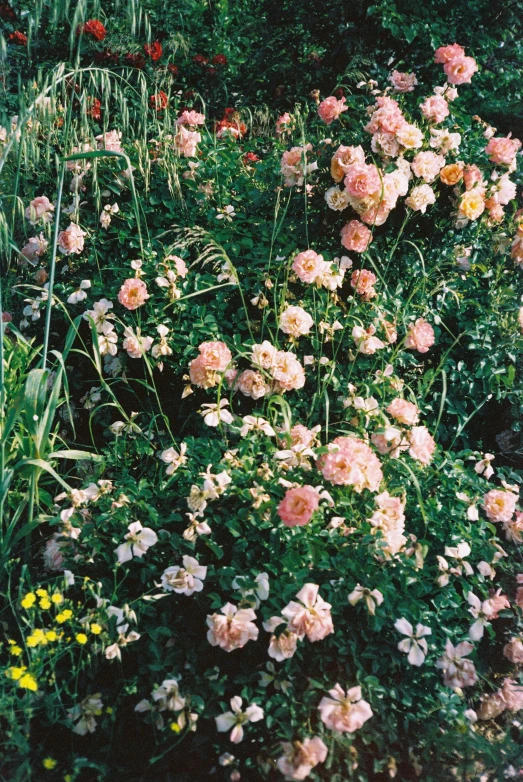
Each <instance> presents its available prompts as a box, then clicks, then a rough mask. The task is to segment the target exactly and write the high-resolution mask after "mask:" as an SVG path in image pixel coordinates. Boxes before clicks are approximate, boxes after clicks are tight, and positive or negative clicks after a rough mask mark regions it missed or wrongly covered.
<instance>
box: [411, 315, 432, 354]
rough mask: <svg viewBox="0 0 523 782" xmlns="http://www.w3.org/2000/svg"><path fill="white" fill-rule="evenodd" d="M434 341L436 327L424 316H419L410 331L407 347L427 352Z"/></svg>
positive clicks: (419, 351)
mask: <svg viewBox="0 0 523 782" xmlns="http://www.w3.org/2000/svg"><path fill="white" fill-rule="evenodd" d="M434 342H435V336H434V329H433V328H432V326H431V325H430V323H427V321H426V320H425V319H424V318H418V319H417V321H416V322H415V323H413V324H412V326H411V327H410V329H409V331H408V334H407V336H406V338H405V347H406V348H407V349H408V350H417V351H418V353H427V352H428V350H429V348H431V347H432V345H433V344H434Z"/></svg>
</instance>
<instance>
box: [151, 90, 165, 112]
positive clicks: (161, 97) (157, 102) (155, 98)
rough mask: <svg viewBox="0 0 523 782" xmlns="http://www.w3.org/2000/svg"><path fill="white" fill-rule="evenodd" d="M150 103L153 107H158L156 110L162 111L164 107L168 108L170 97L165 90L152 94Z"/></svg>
mask: <svg viewBox="0 0 523 782" xmlns="http://www.w3.org/2000/svg"><path fill="white" fill-rule="evenodd" d="M149 103H150V104H151V106H152V107H153V109H156V111H162V109H165V108H167V104H168V103H169V98H168V97H167V95H166V94H165V92H162V91H160V92H157V93H156V95H151V97H150V98H149Z"/></svg>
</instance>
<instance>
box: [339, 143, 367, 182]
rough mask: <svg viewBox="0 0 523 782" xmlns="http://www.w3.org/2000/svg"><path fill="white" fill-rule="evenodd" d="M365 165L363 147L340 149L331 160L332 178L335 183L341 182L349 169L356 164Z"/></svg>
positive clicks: (342, 147) (341, 147)
mask: <svg viewBox="0 0 523 782" xmlns="http://www.w3.org/2000/svg"><path fill="white" fill-rule="evenodd" d="M356 163H358V164H360V165H363V164H364V163H365V152H364V151H363V147H361V146H358V147H344V146H343V145H342V146H340V147H338V149H337V150H336V152H335V153H334V155H333V157H332V160H331V176H332V178H333V179H334V181H335V182H341V180H342V179H343V177H344V176H345V174H347V172H348V170H349V167H350V166H352V165H354V164H356Z"/></svg>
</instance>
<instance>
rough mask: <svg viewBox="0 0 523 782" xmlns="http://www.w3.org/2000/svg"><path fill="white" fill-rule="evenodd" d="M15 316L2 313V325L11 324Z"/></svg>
mask: <svg viewBox="0 0 523 782" xmlns="http://www.w3.org/2000/svg"><path fill="white" fill-rule="evenodd" d="M12 320H13V316H12V315H11V313H10V312H5V311H4V312H2V323H11V321H12Z"/></svg>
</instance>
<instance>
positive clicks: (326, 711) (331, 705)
mask: <svg viewBox="0 0 523 782" xmlns="http://www.w3.org/2000/svg"><path fill="white" fill-rule="evenodd" d="M329 695H330V697H329V698H327V697H323V698H322V699H321V701H320V705H319V706H318V710H319V712H320V716H321V721H322V722H323V724H324V725H326V726H327V728H330V729H331V730H335V731H336V732H338V733H355V732H356V731H357V730H359V729H360V728H361V727H362V726H363V725H364V723H365V722H367V720H369V719H370V718H371V717H372V709H371V707H370V706H369V704H368V703H367V701H364V700H363V699H362V697H361V687H351V688H350V689H349V690H347V692H345V691H344V690H342V688H341V687H340V685H339V684H336V685H335V686H334V688H333V689H332V690H329Z"/></svg>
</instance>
